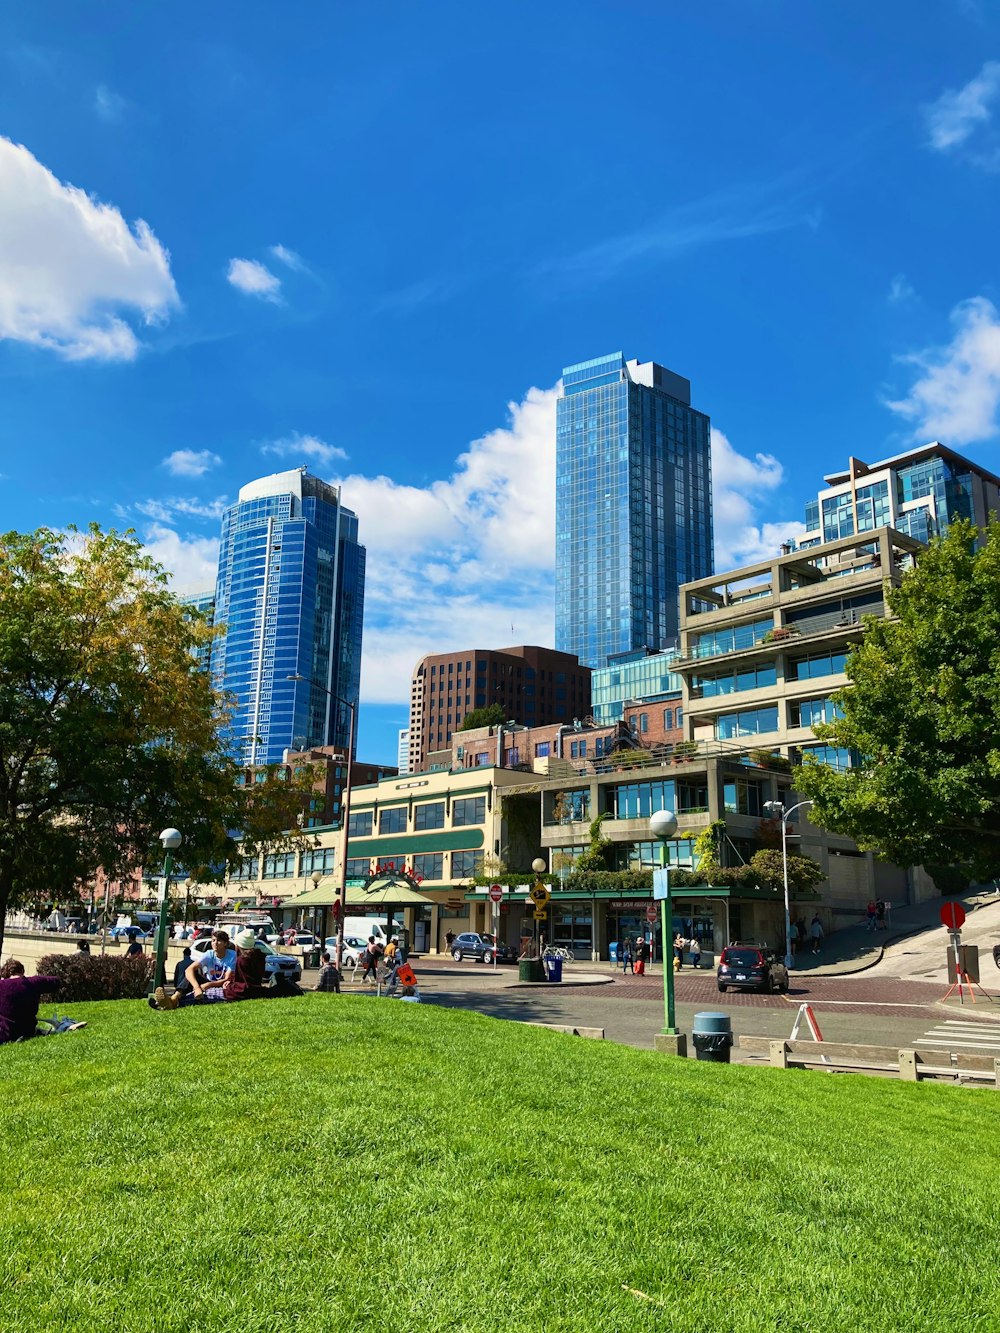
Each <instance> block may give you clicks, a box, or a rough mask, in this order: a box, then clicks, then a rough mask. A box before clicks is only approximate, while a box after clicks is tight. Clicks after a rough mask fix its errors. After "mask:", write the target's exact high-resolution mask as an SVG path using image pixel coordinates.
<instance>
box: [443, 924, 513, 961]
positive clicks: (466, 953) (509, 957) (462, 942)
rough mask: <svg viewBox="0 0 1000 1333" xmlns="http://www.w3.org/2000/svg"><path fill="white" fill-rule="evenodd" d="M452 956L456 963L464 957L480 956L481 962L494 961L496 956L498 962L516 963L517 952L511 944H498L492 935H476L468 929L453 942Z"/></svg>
mask: <svg viewBox="0 0 1000 1333" xmlns="http://www.w3.org/2000/svg"><path fill="white" fill-rule="evenodd" d="M451 956H452V958H454V960H455V962H456V963H460V962H461V961H462V959H463V958H478V959H479V961H480V962H481V963H492V962H493V959H494V957H495V958H496V960H497V962H498V963H516V962H517V954H516V953H515V951H514V950H513V949H512V948H511V947H510V945H509V944H498V943H497V942H496V940H495V939H494V938H493V936H492V935H476V934H475V933H474V932H472V931H466V933H465V934H464V935H456V937H455V939H454V940H452V944H451Z"/></svg>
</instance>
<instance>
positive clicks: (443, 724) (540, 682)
mask: <svg viewBox="0 0 1000 1333" xmlns="http://www.w3.org/2000/svg"><path fill="white" fill-rule="evenodd" d="M490 704H499V705H500V706H501V707H502V708H503V710H504V713H505V714H506V718H507V719H510V720H512V721H514V722H517V723H519V724H520V725H522V726H526V727H534V726H542V725H545V724H547V723H557V724H558V723H572V721H573V719H574V718H582V717H585V716H586V715H587V714H588V713H589V712H590V668H589V667H585V666H581V665H580V662H579V661H578V659H577V658H576V657H574V656H573V655H572V654H570V653H560V652H557V651H556V650H555V649H554V648H539V647H536V646H535V645H531V644H528V645H522V646H520V647H516V648H502V649H492V648H468V649H465V650H464V651H462V652H452V653H434V654H431V655H429V656H427V657H423V658H421V660H420V661H419V662H418V663H417V665H416V667H415V668H414V671H413V679H412V682H411V685H410V772H411V773H421V772H425V771H426V769H427V767H428V756H429V755H430V754H431V753H433V752H435V751H441V750H450V749H451V738H452V735H453V734H454V732H455V731H457V730H458V728H459V727H460V726H461V724H462V721H463V719H464V718H465V716H466V714H467V713H471V712H472V711H473V709H476V708H488V707H489V705H490Z"/></svg>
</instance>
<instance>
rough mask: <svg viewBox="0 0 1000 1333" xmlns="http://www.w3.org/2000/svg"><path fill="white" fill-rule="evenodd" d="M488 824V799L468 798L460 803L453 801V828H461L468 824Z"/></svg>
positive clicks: (480, 797)
mask: <svg viewBox="0 0 1000 1333" xmlns="http://www.w3.org/2000/svg"><path fill="white" fill-rule="evenodd" d="M485 823H486V797H485V796H466V797H465V798H464V799H462V800H460V801H453V802H452V807H451V826H452V828H461V827H464V826H465V825H467V824H485Z"/></svg>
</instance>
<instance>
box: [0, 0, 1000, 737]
mask: <svg viewBox="0 0 1000 1333" xmlns="http://www.w3.org/2000/svg"><path fill="white" fill-rule="evenodd" d="M0 136H2V138H0V473H2V479H0V510H2V513H0V522H2V524H3V526H4V527H5V528H12V527H16V528H20V529H29V528H33V527H36V526H39V525H42V524H45V525H50V526H54V527H61V526H63V525H66V524H69V523H76V524H78V525H79V524H86V523H87V522H89V521H91V520H96V521H98V522H100V523H102V524H105V525H112V524H114V525H117V526H119V527H121V526H126V525H132V526H134V527H135V528H136V529H137V531H138V532H139V533H140V535H141V536H142V538H143V539H144V540H145V541H146V542H147V543H148V544H149V546H150V548H151V549H152V550H153V551H154V552H155V553H156V554H157V555H158V556H159V557H160V558H161V559H162V560H163V561H164V562H165V563H166V564H167V565H168V566H169V567H170V568H171V569H172V570H174V571H175V573H176V580H177V585H178V587H180V588H183V589H193V588H200V587H203V586H205V585H206V584H208V583H210V582H211V573H210V571H211V569H212V563H213V560H214V552H215V542H216V539H217V535H218V515H219V512H220V509H221V508H222V507H223V506H224V504H225V503H226V502H227V501H230V500H232V499H233V498H235V494H236V491H237V490H238V488H239V486H240V485H241V484H243V483H244V482H246V481H249V480H251V479H253V478H254V477H257V476H260V475H263V474H265V473H267V472H271V471H277V470H280V469H283V468H286V467H293V466H296V465H298V464H300V463H308V464H309V465H310V466H311V468H312V469H313V471H315V472H316V473H318V474H319V475H321V476H324V477H327V478H329V479H331V480H340V481H342V483H343V488H344V497H345V501H346V503H348V504H349V505H351V506H352V507H354V508H355V509H356V510H357V511H358V513H359V515H360V519H361V525H362V536H363V540H364V541H365V543H366V544H367V546H368V548H369V590H368V604H367V614H366V630H365V633H366V654H365V662H364V670H363V676H362V697H363V708H362V718H361V743H360V753H361V755H362V757H364V758H370V759H381V760H383V761H386V760H391V759H392V758H393V757H394V755H395V735H396V730H397V729H398V727H400V726H403V725H405V722H406V700H407V694H408V684H409V673H410V669H411V667H412V665H413V663H414V661H415V660H416V659H417V658H418V657H419V656H420V655H421V654H422V653H423V652H425V651H430V650H432V649H433V650H438V651H439V650H441V649H442V648H445V647H448V646H458V645H463V646H464V645H468V644H471V643H477V644H482V645H486V646H503V645H504V644H507V643H511V642H540V643H551V642H552V633H553V625H552V619H553V612H552V561H553V551H552V546H553V542H552V517H553V515H552V502H553V494H554V488H553V485H552V480H551V470H552V457H553V451H554V442H553V438H552V434H553V422H554V399H555V386H556V385H557V383H558V379H559V374H560V371H561V368H562V367H563V366H564V365H566V364H569V363H571V362H573V361H578V360H583V359H586V358H589V357H592V356H597V355H600V354H602V353H605V352H608V351H615V350H618V349H621V350H623V351H624V352H625V354H626V355H627V356H629V357H638V358H639V359H640V360H650V359H655V360H658V361H660V362H662V363H663V364H665V365H667V366H669V367H670V368H671V369H673V370H676V371H678V372H679V373H681V374H683V375H686V376H688V377H689V378H690V379H691V380H692V383H693V400H694V403H695V405H696V406H698V407H699V408H701V409H702V410H703V411H706V412H708V413H709V414H710V415H711V417H712V422H713V426H714V428H715V432H716V434H715V437H714V461H715V499H716V516H717V557H718V561H719V562H720V564H728V563H732V562H734V561H737V560H742V559H750V558H754V557H756V556H757V555H758V554H760V553H763V552H768V551H770V550H772V549H773V548H774V546H775V545H776V543H777V542H778V541H780V540H781V539H782V538H783V537H784V536H787V535H793V534H794V532H795V531H796V530H797V528H796V524H797V523H798V521H799V520H800V519H801V516H802V506H803V502H804V500H805V499H806V498H807V497H808V496H809V495H810V494H813V493H815V490H816V489H817V486H818V484H819V482H820V478H821V476H822V473H823V472H824V471H829V470H830V469H832V468H839V467H842V466H843V465H844V463H845V461H846V459H847V456H848V455H849V454H850V453H854V454H856V455H857V456H859V457H861V458H863V459H869V460H872V459H875V458H878V457H881V456H884V455H885V454H886V453H890V452H895V451H898V450H900V449H902V448H905V447H907V445H908V444H910V443H911V442H913V441H917V440H924V439H929V438H934V437H938V438H941V439H942V440H944V441H945V442H946V443H948V444H950V445H952V446H953V447H954V448H957V449H959V450H960V451H963V452H965V453H967V454H969V455H970V456H971V457H973V458H975V459H977V460H978V461H980V462H981V463H983V464H984V465H986V466H988V467H991V468H993V469H995V470H1000V447H998V427H997V407H998V401H1000V316H998V313H997V308H996V307H997V305H998V304H1000V293H998V290H997V288H998V275H997V263H998V259H997V256H998V246H997V231H998V228H997V213H998V203H1000V11H998V10H997V8H996V7H995V6H992V5H988V4H987V3H986V0H983V2H982V3H976V2H975V0H936V2H935V3H931V2H930V0H927V2H925V3H918V4H916V5H914V4H912V3H909V4H903V3H897V2H896V0H883V3H881V4H879V5H877V6H871V5H862V4H860V3H850V2H845V3H841V4H838V5H835V6H834V5H829V4H823V3H803V2H802V0H795V2H793V0H788V2H787V3H783V2H782V0H771V2H770V3H767V2H765V0H717V3H715V4H713V5H711V6H707V5H702V6H695V5H682V4H679V3H667V0H658V2H657V3H652V2H646V0H640V2H639V3H635V4H632V5H628V6H613V5H609V4H608V3H607V2H606V0H602V2H601V3H597V2H596V0H575V2H574V3H573V4H569V3H563V2H562V0H557V2H556V3H549V4H541V5H539V4H537V3H535V4H531V5H529V4H526V3H520V2H519V0H514V2H513V3H508V4H505V5H503V6H492V7H486V6H475V5H468V4H464V5H458V4H448V3H435V0H429V2H428V3H427V4H424V5H419V6H418V5H404V4H402V3H398V2H397V3H393V4H388V3H379V2H378V0H366V2H365V3H339V4H336V5H333V6H319V5H316V4H315V3H308V4H306V3H297V2H296V0H291V2H287V3H284V4H281V5H280V6H279V5H277V4H274V3H268V4H260V3H257V4H254V3H247V4H241V5H239V6H236V5H230V4H225V3H218V4H214V5H205V4H199V5H197V6H196V5H193V4H190V3H186V0H175V3H173V4H172V5H170V6H163V5H160V6H154V5H137V4H135V3H132V2H129V3H126V2H125V0H118V2H116V3H109V2H107V0H106V2H104V3H101V2H100V0H93V2H92V3H90V4H88V5H86V6H82V5H80V4H79V3H78V0H72V2H70V0H66V2H65V3H46V0H40V2H39V3H38V4H35V5H30V6H29V5H20V6H7V7H5V10H4V12H3V13H2V14H0Z"/></svg>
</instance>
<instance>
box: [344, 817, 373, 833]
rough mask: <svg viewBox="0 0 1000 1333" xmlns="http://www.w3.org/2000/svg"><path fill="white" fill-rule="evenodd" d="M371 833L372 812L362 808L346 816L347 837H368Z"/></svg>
mask: <svg viewBox="0 0 1000 1333" xmlns="http://www.w3.org/2000/svg"><path fill="white" fill-rule="evenodd" d="M371 835H372V812H371V811H370V810H362V811H360V812H359V813H358V814H356V815H348V817H347V836H348V837H349V838H370V837H371Z"/></svg>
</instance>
